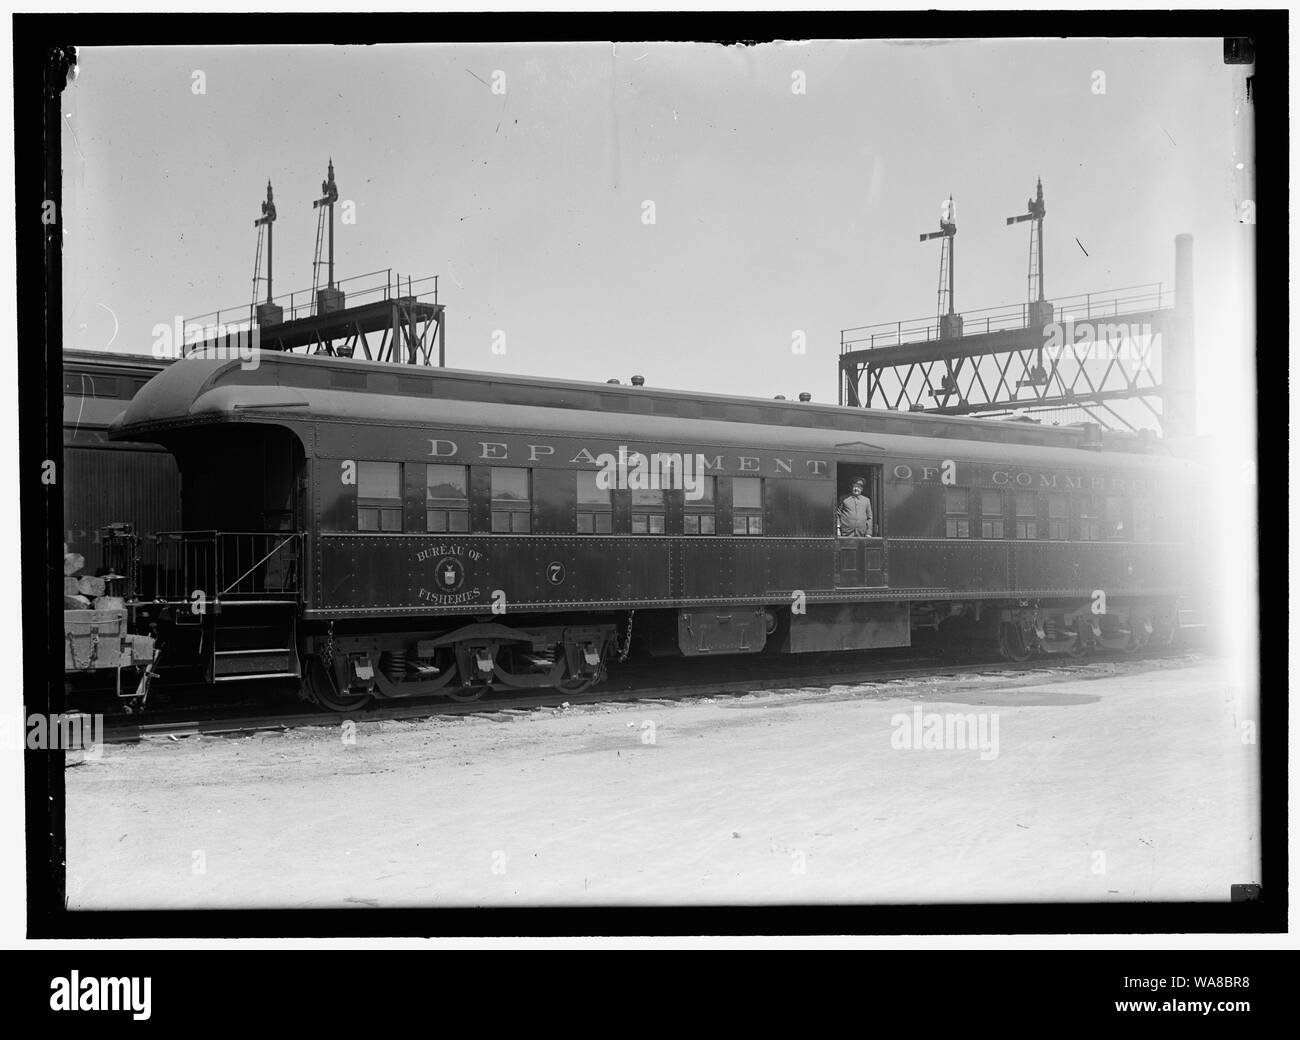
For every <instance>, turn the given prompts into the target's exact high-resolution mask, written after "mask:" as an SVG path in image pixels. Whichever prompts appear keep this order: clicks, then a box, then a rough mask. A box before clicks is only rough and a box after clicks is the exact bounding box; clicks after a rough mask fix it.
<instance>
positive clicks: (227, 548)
mask: <svg viewBox="0 0 1300 1040" xmlns="http://www.w3.org/2000/svg"><path fill="white" fill-rule="evenodd" d="M154 540H155V553H156V579H155V596H156V597H157V598H158V599H164V600H168V601H177V600H191V599H192V598H193V597H194V594H195V593H196V592H201V593H202V594H203V596H204V597H205V599H207V600H208V601H214V600H268V599H296V598H297V597H298V594H299V591H300V589H301V575H300V573H299V572H300V569H301V566H302V540H303V534H302V532H301V531H159V532H158V533H157V534H156V535H155V536H154Z"/></svg>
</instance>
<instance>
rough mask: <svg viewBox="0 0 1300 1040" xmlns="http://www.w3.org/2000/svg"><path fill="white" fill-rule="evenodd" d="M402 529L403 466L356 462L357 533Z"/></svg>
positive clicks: (399, 464)
mask: <svg viewBox="0 0 1300 1040" xmlns="http://www.w3.org/2000/svg"><path fill="white" fill-rule="evenodd" d="M401 529H402V464H401V463H400V462H358V463H357V530H358V531H400V530H401Z"/></svg>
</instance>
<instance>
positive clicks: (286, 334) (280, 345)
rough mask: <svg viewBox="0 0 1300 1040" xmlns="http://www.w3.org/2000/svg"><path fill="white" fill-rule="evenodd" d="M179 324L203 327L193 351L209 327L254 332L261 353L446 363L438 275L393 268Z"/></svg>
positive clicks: (208, 339) (202, 345)
mask: <svg viewBox="0 0 1300 1040" xmlns="http://www.w3.org/2000/svg"><path fill="white" fill-rule="evenodd" d="M345 287H346V293H345ZM270 304H274V306H268V305H270ZM272 315H273V320H268V316H272ZM184 324H185V328H186V329H195V330H201V331H200V332H199V335H198V336H196V337H194V338H193V340H192V342H188V343H187V347H188V348H190V349H192V350H194V351H202V350H206V349H209V348H210V347H211V345H212V341H213V338H214V337H213V334H212V332H210V331H209V330H214V329H215V330H220V334H221V335H223V336H224V335H229V334H231V333H238V332H241V331H251V330H252V329H254V328H256V331H257V334H258V340H259V343H258V345H259V346H260V347H261V349H263V350H281V351H291V352H303V353H309V354H326V355H330V356H333V357H355V358H364V359H365V360H368V361H391V362H400V363H405V364H415V365H432V364H435V363H436V364H438V365H439V366H441V365H442V364H443V363H444V361H445V353H446V346H445V343H446V310H445V308H444V307H443V305H442V304H440V303H439V302H438V277H437V275H433V276H431V277H428V278H419V279H414V280H413V279H410V278H403V277H402V276H401V275H395V273H394V272H393V270H392V268H387V269H385V270H382V271H371V272H369V273H367V274H363V275H357V276H355V277H354V278H344V279H341V280H339V281H338V282H335V283H332V285H331V287H330V288H329V289H328V290H325V289H322V288H320V287H313V288H312V289H301V290H297V291H295V292H291V293H287V294H283V295H281V296H279V297H276V298H275V299H274V301H273V300H272V299H271V298H270V297H268V299H267V304H264V305H262V306H260V307H253V306H250V305H243V306H238V307H228V308H225V309H223V310H218V311H213V312H211V313H210V314H204V315H201V316H199V317H197V318H187V319H186V320H185V323H184ZM187 339H189V337H188V336H187ZM187 352H188V350H187Z"/></svg>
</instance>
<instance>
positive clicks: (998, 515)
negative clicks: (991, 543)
mask: <svg viewBox="0 0 1300 1040" xmlns="http://www.w3.org/2000/svg"><path fill="white" fill-rule="evenodd" d="M1003 520H1004V518H1003V516H1002V492H1001V491H981V492H980V537H981V538H1001V537H1002V536H1003V533H1004V532H1003Z"/></svg>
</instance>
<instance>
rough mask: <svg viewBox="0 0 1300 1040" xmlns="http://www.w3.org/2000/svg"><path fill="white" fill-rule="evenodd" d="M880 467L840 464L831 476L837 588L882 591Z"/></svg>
mask: <svg viewBox="0 0 1300 1040" xmlns="http://www.w3.org/2000/svg"><path fill="white" fill-rule="evenodd" d="M882 470H883V467H882V466H881V465H880V464H879V463H869V462H863V463H853V462H842V463H840V464H839V465H837V466H836V473H835V495H836V510H835V526H836V534H837V536H838V544H837V550H836V553H835V584H836V585H837V586H838V587H839V588H883V587H884V586H885V585H887V584H888V577H887V571H886V561H885V543H884V540H883V538H882V537H881V535H882V533H883V531H884V526H883V525H884V517H883V516H882V512H881V505H882V503H883V496H882V491H883V490H884V489H883V486H882V483H883V475H882Z"/></svg>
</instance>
